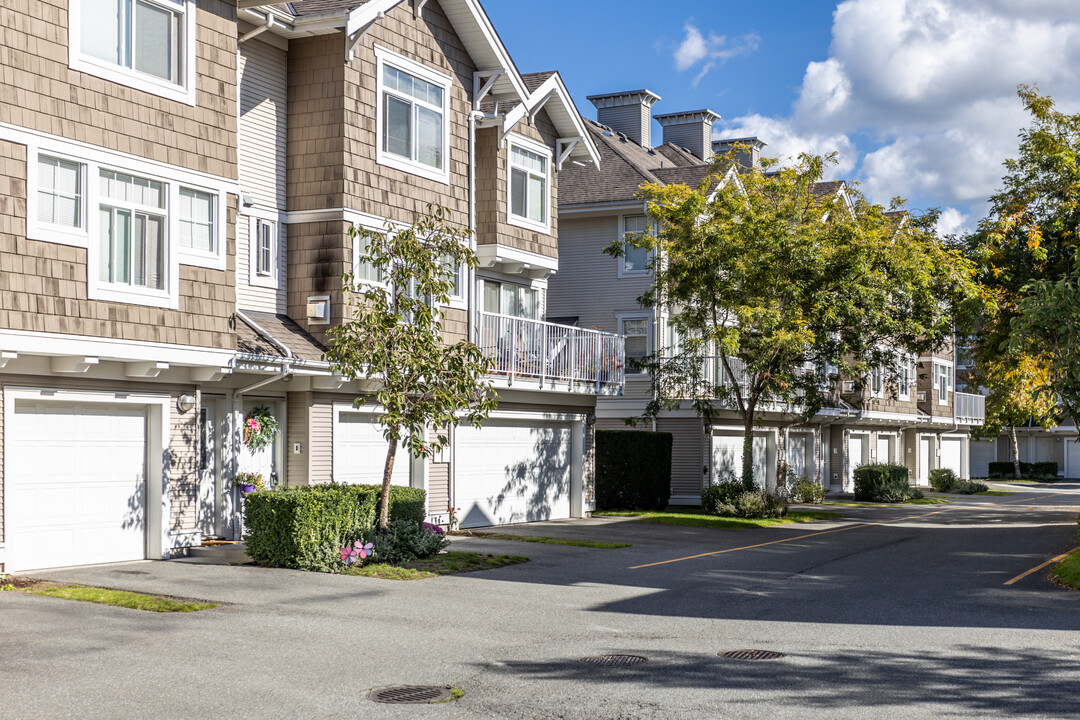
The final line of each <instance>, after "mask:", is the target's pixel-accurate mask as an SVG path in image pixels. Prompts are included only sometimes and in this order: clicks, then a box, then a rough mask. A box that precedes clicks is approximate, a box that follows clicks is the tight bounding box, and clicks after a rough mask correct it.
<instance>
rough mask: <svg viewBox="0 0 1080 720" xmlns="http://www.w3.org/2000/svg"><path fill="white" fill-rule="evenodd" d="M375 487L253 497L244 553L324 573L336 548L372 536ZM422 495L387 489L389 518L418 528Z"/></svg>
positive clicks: (248, 500)
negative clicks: (388, 493) (388, 492)
mask: <svg viewBox="0 0 1080 720" xmlns="http://www.w3.org/2000/svg"><path fill="white" fill-rule="evenodd" d="M381 491H382V488H381V487H380V486H378V485H338V484H335V483H330V484H327V485H311V486H306V487H288V488H281V489H278V490H271V491H269V492H260V493H252V494H250V495H247V496H245V498H244V524H245V525H246V527H247V534H246V535H245V536H244V540H245V542H246V546H247V554H248V555H249V556H250V557H251V559H252V560H254V561H255V562H256V563H258V564H259V565H266V566H269V567H287V568H297V569H299V570H315V571H318V572H328V571H330V570H332V569H334V568H336V567H337V566H338V565H339V564H340V561H341V553H340V548H342V547H343V546H344V545H347V544H348V543H351V542H354V541H356V540H361V539H363V540H365V541H366V540H369V539H370V538H372V537H373V534H374V533H373V531H374V529H375V523H376V518H378V507H379V497H380V494H381ZM424 499H425V493H424V491H423V490H421V489H419V488H411V487H400V486H397V485H393V486H391V487H390V520H391V522H395V521H397V522H402V523H407V524H411V525H414V526H417V527H420V524H421V523H422V522H423V521H424Z"/></svg>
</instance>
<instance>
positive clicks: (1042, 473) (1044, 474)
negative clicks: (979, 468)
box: [986, 460, 1058, 480]
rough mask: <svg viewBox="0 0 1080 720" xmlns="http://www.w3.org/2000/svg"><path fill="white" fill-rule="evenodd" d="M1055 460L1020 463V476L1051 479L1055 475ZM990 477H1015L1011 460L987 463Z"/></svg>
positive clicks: (1056, 470) (1056, 468)
mask: <svg viewBox="0 0 1080 720" xmlns="http://www.w3.org/2000/svg"><path fill="white" fill-rule="evenodd" d="M1057 472H1058V464H1057V463H1056V462H1037V463H1027V462H1022V463H1020V477H1021V478H1024V479H1029V480H1030V479H1035V480H1040V479H1047V480H1049V479H1053V478H1056V477H1057ZM986 474H987V475H988V476H989V477H990V478H998V479H1009V478H1015V477H1016V470H1015V468H1014V467H1013V462H1012V460H996V461H994V462H992V463H989V465H988V467H987V473H986Z"/></svg>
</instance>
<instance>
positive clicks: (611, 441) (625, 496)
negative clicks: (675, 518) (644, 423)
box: [596, 430, 671, 510]
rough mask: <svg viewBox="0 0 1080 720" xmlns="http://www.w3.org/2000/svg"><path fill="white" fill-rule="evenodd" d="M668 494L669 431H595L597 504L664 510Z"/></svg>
mask: <svg viewBox="0 0 1080 720" xmlns="http://www.w3.org/2000/svg"><path fill="white" fill-rule="evenodd" d="M670 497H671V433H666V432H644V431H640V430H597V431H596V508H597V509H598V510H663V509H664V508H665V507H667V504H668V498H670Z"/></svg>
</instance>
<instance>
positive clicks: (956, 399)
mask: <svg viewBox="0 0 1080 720" xmlns="http://www.w3.org/2000/svg"><path fill="white" fill-rule="evenodd" d="M953 418H955V419H956V422H958V423H960V424H961V425H982V424H984V423H985V422H986V398H985V397H983V396H982V395H974V394H972V393H962V392H954V393H953Z"/></svg>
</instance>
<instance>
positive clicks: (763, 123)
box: [713, 115, 857, 180]
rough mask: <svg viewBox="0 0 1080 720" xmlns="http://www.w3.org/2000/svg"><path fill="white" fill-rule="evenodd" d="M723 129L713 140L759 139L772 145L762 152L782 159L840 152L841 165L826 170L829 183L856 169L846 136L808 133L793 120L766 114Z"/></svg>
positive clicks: (725, 124) (741, 119)
mask: <svg viewBox="0 0 1080 720" xmlns="http://www.w3.org/2000/svg"><path fill="white" fill-rule="evenodd" d="M722 128H723V129H722V131H719V132H718V131H717V130H715V129H714V130H713V139H715V140H720V139H723V138H741V137H758V138H760V139H761V140H763V141H765V142H766V143H768V146H767V147H766V148H765V149H764V150H763V151H762V153H763V154H764V155H766V156H768V157H775V158H780V159H781V160H789V159H790V160H794V159H795V158H797V157H798V156H799V153H804V152H805V153H810V154H812V155H827V154H828V153H831V152H836V153H837V154H838V155H837V164H836V165H834V166H831V167H829V168H827V169H826V178H825V179H826V180H832V179H837V178H845V177H848V176H849V175H850V173H851V171H852V170H854V169H855V161H856V159H857V158H856V152H855V145H854V143H852V142H851V138H849V137H848V136H847V135H844V134H843V133H816V132H806V131H803V130H802V129H800V128H798V127H796V126H795V125H794V124H793V123H792V122H790V121H789V120H786V119H783V118H770V117H765V116H763V115H746V116H743V117H739V118H735V119H734V120H731V121H725V122H723V124H722Z"/></svg>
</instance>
